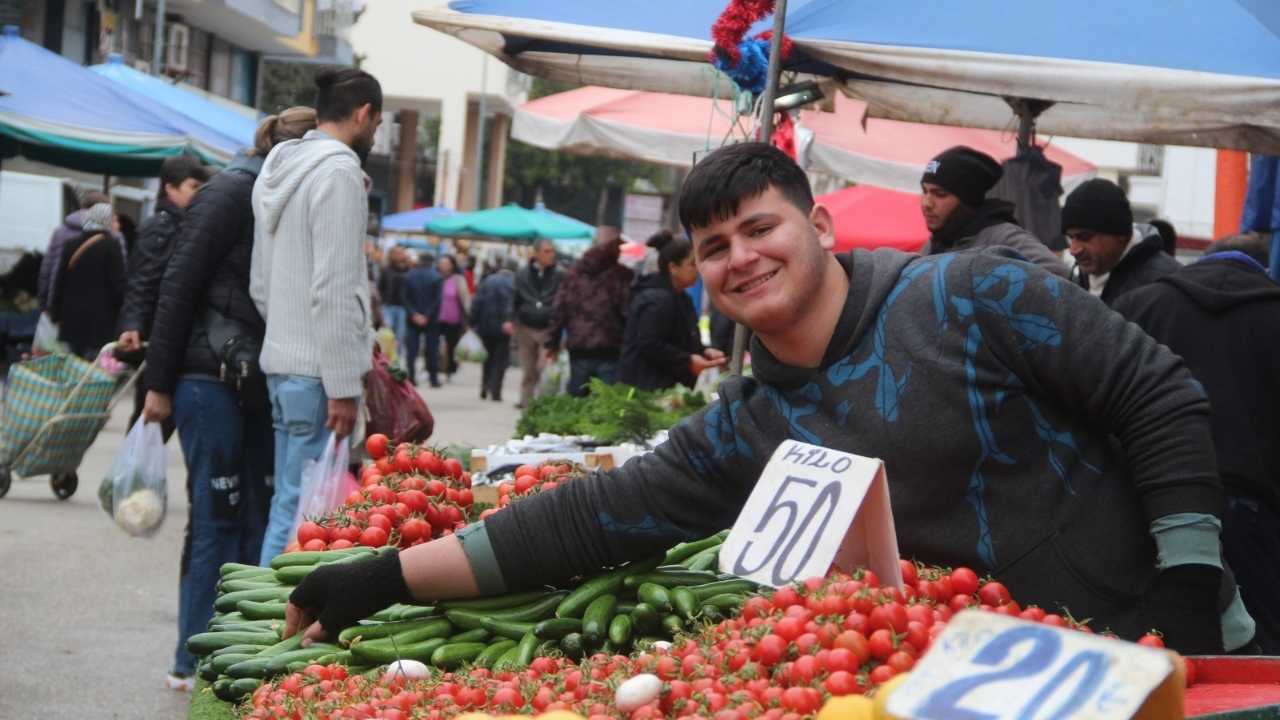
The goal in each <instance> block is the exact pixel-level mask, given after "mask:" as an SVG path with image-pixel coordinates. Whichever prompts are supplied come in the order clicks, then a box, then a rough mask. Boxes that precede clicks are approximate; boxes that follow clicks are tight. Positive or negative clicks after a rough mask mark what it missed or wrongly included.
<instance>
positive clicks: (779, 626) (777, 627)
mask: <svg viewBox="0 0 1280 720" xmlns="http://www.w3.org/2000/svg"><path fill="white" fill-rule="evenodd" d="M773 631H774V632H775V633H777V635H778V636H779V637H781V638H782V639H783V640H786V641H787V642H791V641H792V640H795V639H796V638H798V637H800V636H801V635H803V634H804V621H803V620H801V619H800V618H798V617H784V618H782V619H781V620H779V621H778V622H776V623H774V625H773Z"/></svg>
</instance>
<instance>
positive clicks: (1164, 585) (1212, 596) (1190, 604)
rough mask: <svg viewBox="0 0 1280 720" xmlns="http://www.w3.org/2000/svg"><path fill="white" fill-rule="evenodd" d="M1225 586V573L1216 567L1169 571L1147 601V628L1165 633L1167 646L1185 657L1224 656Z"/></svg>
mask: <svg viewBox="0 0 1280 720" xmlns="http://www.w3.org/2000/svg"><path fill="white" fill-rule="evenodd" d="M1221 583H1222V571H1221V570H1219V569H1218V568H1216V567H1213V566H1212V565H1175V566H1173V567H1171V568H1167V569H1165V570H1164V571H1163V572H1161V573H1160V575H1159V576H1157V577H1156V580H1155V582H1154V583H1152V584H1151V588H1150V589H1149V590H1147V596H1146V597H1145V598H1144V600H1143V608H1142V614H1141V615H1140V616H1139V617H1140V618H1141V621H1142V623H1143V628H1144V629H1154V630H1159V631H1160V632H1162V633H1164V642H1165V645H1167V646H1169V648H1170V649H1172V650H1177V651H1178V652H1180V653H1182V654H1183V655H1212V654H1221V653H1222V616H1221V614H1220V613H1219V612H1218V590H1219V586H1220V585H1221Z"/></svg>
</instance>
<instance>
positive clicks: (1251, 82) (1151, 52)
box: [413, 0, 1280, 152]
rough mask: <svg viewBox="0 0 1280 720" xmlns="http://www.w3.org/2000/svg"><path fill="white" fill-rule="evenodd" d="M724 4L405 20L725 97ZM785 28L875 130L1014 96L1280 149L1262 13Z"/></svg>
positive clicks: (999, 117) (809, 21) (1172, 135)
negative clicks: (720, 53) (864, 109)
mask: <svg viewBox="0 0 1280 720" xmlns="http://www.w3.org/2000/svg"><path fill="white" fill-rule="evenodd" d="M724 7H725V2H724V0H644V1H641V0H617V1H616V2H611V3H607V4H601V3H597V2H591V0H558V1H549V2H539V3H530V2H526V1H524V0H454V2H452V3H450V5H449V8H448V9H443V8H433V9H424V10H418V11H416V12H414V13H413V17H414V19H415V20H416V21H417V22H419V23H421V24H424V25H427V26H429V27H433V28H436V29H438V30H441V31H444V32H447V33H449V34H451V35H454V36H455V37H457V38H459V39H461V40H463V41H465V42H468V43H471V44H472V45H475V46H477V47H479V48H481V49H483V50H485V51H487V52H489V53H491V54H493V55H495V56H496V57H498V58H499V59H501V60H502V61H504V62H506V63H507V64H509V65H511V66H512V67H514V68H516V69H519V70H522V71H524V72H528V73H531V74H535V75H540V76H544V77H552V78H563V79H572V80H574V81H576V82H580V83H588V84H595V85H604V86H608V87H619V88H631V89H637V90H655V91H661V92H677V93H686V94H703V95H710V94H713V93H716V92H719V93H720V94H721V95H723V94H724V93H725V92H726V80H725V78H724V76H722V75H719V74H718V73H716V72H715V71H714V70H713V69H712V68H711V66H710V65H709V64H708V62H707V57H708V53H709V52H710V50H711V47H712V42H711V38H710V27H711V24H712V22H714V20H715V18H716V17H717V16H718V15H719V14H720V12H721V11H722V10H723V9H724ZM767 27H768V22H761V23H758V24H757V27H756V28H755V29H754V30H753V32H755V31H758V30H763V29H766V28H767ZM786 32H787V35H788V36H789V37H791V39H792V40H793V41H794V44H795V51H794V52H793V53H792V55H791V56H790V57H789V58H788V60H787V61H786V63H785V66H786V69H788V70H792V71H796V72H799V73H808V74H812V75H816V76H823V77H829V78H833V79H834V80H835V81H836V82H837V83H839V84H840V85H842V86H843V89H844V90H845V91H846V92H848V93H850V94H851V95H854V96H855V97H859V98H861V99H864V100H866V101H867V102H868V105H869V111H870V113H871V114H872V115H873V116H875V117H884V118H889V119H895V120H908V121H915V122H927V123H935V124H943V125H961V126H971V127H986V128H993V129H1003V128H1006V127H1008V126H1009V125H1010V121H1011V112H1010V109H1009V106H1008V104H1007V102H1006V100H1005V98H1025V99H1034V100H1043V101H1048V102H1052V103H1054V105H1053V106H1052V107H1051V108H1049V109H1048V110H1046V111H1045V112H1044V113H1043V114H1042V115H1041V116H1040V118H1039V121H1038V125H1039V128H1040V130H1041V131H1042V132H1044V133H1053V134H1063V135H1073V136H1081V137H1098V138H1109V139H1117V140H1131V141H1138V142H1150V143H1158V144H1182V145H1200V146H1217V147H1240V148H1245V149H1252V150H1255V151H1267V150H1269V151H1271V152H1280V3H1276V2H1274V0H1127V1H1126V2H1123V3H1115V2H1114V1H1113V0H1074V1H1073V2H1062V1H1061V0H1059V1H1058V2H1050V1H1048V0H1045V1H1044V2H1038V3H1031V4H1026V3H1023V4H1021V5H1019V6H1018V7H1017V8H1016V9H1015V10H1011V9H1010V5H1009V3H1008V2H1006V0H970V1H969V2H963V3H960V2H951V3H939V2H936V0H899V2H896V3H884V2H872V0H791V2H790V3H788V11H787V28H786ZM1227 48H1229V51H1228V50H1224V49H1227Z"/></svg>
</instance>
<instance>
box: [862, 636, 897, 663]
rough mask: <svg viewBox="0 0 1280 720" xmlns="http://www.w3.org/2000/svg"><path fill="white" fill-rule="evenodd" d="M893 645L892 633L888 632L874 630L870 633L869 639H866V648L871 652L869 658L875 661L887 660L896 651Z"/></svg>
mask: <svg viewBox="0 0 1280 720" xmlns="http://www.w3.org/2000/svg"><path fill="white" fill-rule="evenodd" d="M894 645H895V643H894V642H893V633H892V632H890V631H889V630H876V631H875V632H873V633H871V637H869V638H867V647H868V648H869V649H870V650H871V656H872V657H874V658H876V659H877V660H887V659H888V658H889V656H890V655H892V654H893V652H894V650H896V649H897V648H895V647H894Z"/></svg>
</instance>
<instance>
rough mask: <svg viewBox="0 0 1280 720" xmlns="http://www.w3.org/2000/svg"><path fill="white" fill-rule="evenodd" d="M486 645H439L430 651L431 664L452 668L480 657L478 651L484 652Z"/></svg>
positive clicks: (462, 643)
mask: <svg viewBox="0 0 1280 720" xmlns="http://www.w3.org/2000/svg"><path fill="white" fill-rule="evenodd" d="M488 647H489V645H488V644H487V643H482V642H461V643H449V644H448V645H441V646H440V647H438V648H436V651H435V652H433V653H431V664H432V665H435V666H436V667H438V668H443V669H446V670H452V669H454V668H456V667H458V666H459V665H462V664H463V663H468V662H471V661H472V660H475V659H476V658H478V657H480V653H482V652H484V651H485V650H486V649H488ZM531 659H532V658H531Z"/></svg>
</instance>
